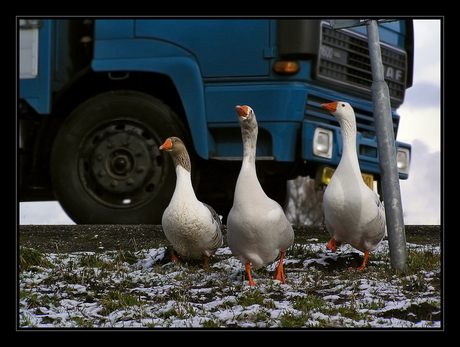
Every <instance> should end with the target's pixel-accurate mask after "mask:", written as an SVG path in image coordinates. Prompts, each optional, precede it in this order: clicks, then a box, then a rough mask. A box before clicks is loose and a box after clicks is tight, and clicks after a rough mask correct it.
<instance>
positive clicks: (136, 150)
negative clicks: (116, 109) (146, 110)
mask: <svg viewBox="0 0 460 347" xmlns="http://www.w3.org/2000/svg"><path fill="white" fill-rule="evenodd" d="M158 146H159V145H158V143H156V141H154V138H153V136H152V135H151V132H149V131H148V129H146V127H145V126H143V125H141V124H138V123H134V122H132V121H128V120H126V121H117V123H116V124H113V123H112V124H106V125H103V126H102V127H100V128H99V129H97V130H95V131H93V132H92V133H91V134H90V135H89V136H88V137H87V138H86V141H85V146H84V149H83V151H81V152H80V153H82V154H81V156H80V158H79V168H80V178H81V179H82V181H83V182H84V186H85V188H86V190H87V192H88V193H89V194H90V195H91V196H92V197H93V198H94V199H96V200H98V201H99V202H101V203H103V204H105V205H108V206H110V207H112V208H113V207H116V208H124V207H131V208H132V207H133V205H136V204H143V203H146V202H147V201H148V200H150V199H151V198H152V197H153V195H154V191H155V187H156V183H157V182H158V180H159V179H160V176H161V171H162V164H163V161H162V159H161V158H162V157H161V153H160V152H159V149H158Z"/></svg>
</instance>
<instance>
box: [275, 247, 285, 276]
mask: <svg viewBox="0 0 460 347" xmlns="http://www.w3.org/2000/svg"><path fill="white" fill-rule="evenodd" d="M283 259H284V252H281V258H280V263H279V265H278V269H277V270H276V275H275V277H273V279H274V280H278V281H281V282H283V283H284V284H286V279H285V278H284V271H283Z"/></svg>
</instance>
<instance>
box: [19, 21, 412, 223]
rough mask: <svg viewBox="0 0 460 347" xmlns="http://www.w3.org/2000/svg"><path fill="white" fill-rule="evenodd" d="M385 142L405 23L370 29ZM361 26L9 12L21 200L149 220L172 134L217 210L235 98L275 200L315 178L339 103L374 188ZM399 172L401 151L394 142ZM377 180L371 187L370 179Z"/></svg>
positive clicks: (79, 213) (329, 149) (228, 174)
mask: <svg viewBox="0 0 460 347" xmlns="http://www.w3.org/2000/svg"><path fill="white" fill-rule="evenodd" d="M379 27H380V40H381V47H382V59H383V65H384V69H385V77H386V81H387V84H388V86H389V90H390V96H391V105H392V117H393V125H394V132H395V138H396V135H397V131H398V125H399V120H400V116H399V115H398V114H397V113H396V109H397V108H398V107H399V106H400V105H401V104H402V103H403V100H404V94H405V90H406V89H407V88H409V87H410V86H411V85H412V72H413V24H412V21H411V20H400V21H395V22H390V23H384V24H380V25H379ZM365 30H366V29H365V27H356V28H351V29H341V30H334V29H332V28H331V26H330V23H329V21H328V20H318V19H233V18H232V19H159V18H153V19H95V18H88V19H86V18H73V19H44V18H39V19H35V18H19V19H18V34H19V58H20V59H19V77H20V79H19V100H18V109H17V113H18V114H17V118H18V120H19V121H18V123H19V142H20V143H19V167H18V169H19V186H20V187H19V192H20V201H40V200H58V201H59V202H60V204H61V206H62V207H63V209H64V210H65V211H66V213H67V214H68V215H69V216H70V217H71V218H72V219H73V220H74V221H75V222H76V223H88V224H98V223H114V224H115V223H120V224H135V223H146V224H151V223H159V222H160V221H161V216H162V213H163V211H164V209H165V208H166V206H167V205H168V203H169V200H170V197H171V195H172V193H173V190H174V186H175V179H176V177H175V171H174V166H173V163H172V160H171V158H170V156H169V155H167V154H164V153H163V152H162V151H160V150H159V149H158V147H159V146H160V145H161V144H162V143H163V141H164V140H165V139H166V138H167V137H169V136H178V137H180V138H181V139H183V140H184V141H185V143H186V145H187V148H188V150H189V152H190V155H191V158H192V166H193V172H192V176H193V183H194V186H195V189H196V191H197V196H198V198H199V199H200V200H202V201H206V202H208V203H209V204H211V205H212V206H214V207H215V209H216V210H217V212H218V213H219V214H222V215H224V217H226V215H227V212H228V210H229V208H230V207H231V204H232V199H233V189H234V185H235V182H236V178H237V175H238V172H239V169H240V165H241V159H242V153H243V147H242V142H241V133H240V128H239V123H238V119H237V116H236V114H235V105H242V104H243V105H244V104H247V105H250V106H251V107H252V108H253V109H254V110H255V113H256V115H257V120H258V123H259V137H258V145H257V170H258V175H259V179H260V181H261V183H262V186H263V187H264V189H265V191H266V193H267V195H269V196H271V197H272V198H274V199H275V200H277V201H279V202H280V203H283V202H284V200H285V198H286V182H287V180H289V179H293V178H295V177H297V176H299V175H301V176H307V175H309V176H310V177H312V178H315V182H316V184H317V186H318V187H319V186H321V185H324V184H327V183H328V180H329V179H330V177H331V175H332V174H333V172H334V168H335V167H336V166H337V165H338V163H339V161H340V157H341V152H342V147H341V132H340V127H339V124H338V122H337V120H336V119H335V118H334V117H333V116H332V115H330V114H329V113H328V112H326V111H325V110H323V109H321V107H320V105H321V104H322V103H324V102H331V101H336V100H341V101H347V102H349V103H350V104H351V105H352V106H353V107H354V110H355V113H356V116H357V128H358V134H357V144H356V145H357V150H358V151H357V152H358V157H359V163H360V166H361V171H362V173H363V179H364V180H365V182H366V183H367V184H368V185H369V186H370V187H374V181H375V182H377V184H375V186H376V187H379V186H380V184H379V182H380V172H379V158H378V151H377V142H376V135H375V127H374V119H373V113H372V102H371V93H370V86H371V83H372V75H371V68H370V61H369V54H368V48H367V37H366V31H365ZM395 148H396V150H397V158H398V170H399V175H400V179H407V178H408V174H409V166H410V152H411V146H410V144H407V143H401V142H399V141H396V145H395ZM379 189H380V188H379Z"/></svg>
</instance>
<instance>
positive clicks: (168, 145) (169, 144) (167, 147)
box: [160, 139, 172, 151]
mask: <svg viewBox="0 0 460 347" xmlns="http://www.w3.org/2000/svg"><path fill="white" fill-rule="evenodd" d="M160 149H164V150H165V151H170V150H171V149H172V142H171V140H170V139H167V140H166V141H165V143H163V144H162V145H161V146H160Z"/></svg>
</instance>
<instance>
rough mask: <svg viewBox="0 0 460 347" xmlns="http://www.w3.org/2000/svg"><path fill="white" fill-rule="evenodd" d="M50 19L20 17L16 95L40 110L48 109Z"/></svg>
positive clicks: (45, 112)
mask: <svg viewBox="0 0 460 347" xmlns="http://www.w3.org/2000/svg"><path fill="white" fill-rule="evenodd" d="M52 33H53V21H52V20H35V19H20V20H19V77H20V80H19V96H20V98H21V99H24V100H26V101H27V102H28V104H29V105H30V106H32V107H33V108H34V109H35V110H36V111H37V112H38V113H40V114H48V113H50V112H51V93H50V85H51V61H52V59H51V50H52V48H51V43H52V42H53V39H52Z"/></svg>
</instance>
